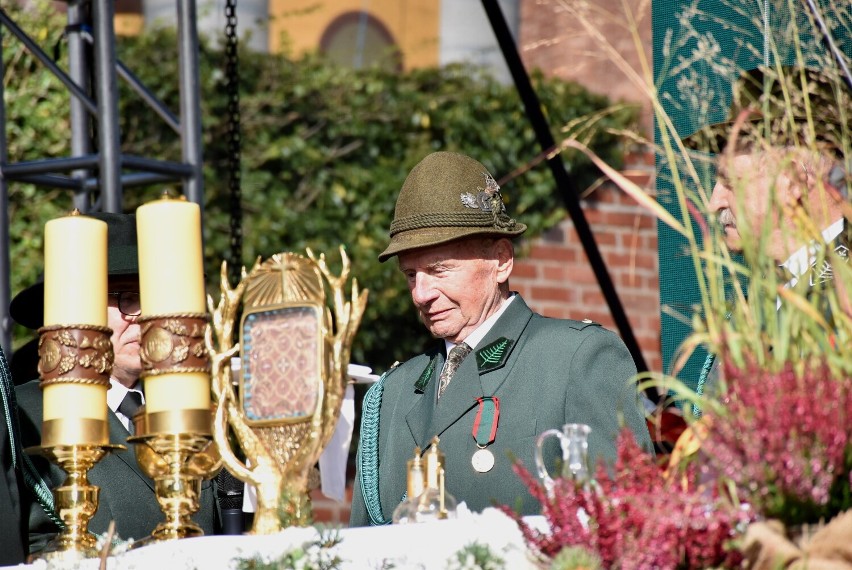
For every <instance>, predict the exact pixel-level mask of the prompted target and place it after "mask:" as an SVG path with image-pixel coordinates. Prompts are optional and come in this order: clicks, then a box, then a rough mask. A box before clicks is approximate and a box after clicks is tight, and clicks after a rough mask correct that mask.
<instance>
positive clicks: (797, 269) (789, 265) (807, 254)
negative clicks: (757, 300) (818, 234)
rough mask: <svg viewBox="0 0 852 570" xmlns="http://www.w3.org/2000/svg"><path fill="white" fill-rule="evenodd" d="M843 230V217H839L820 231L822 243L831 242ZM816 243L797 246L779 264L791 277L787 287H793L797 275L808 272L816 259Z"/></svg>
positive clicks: (796, 280)
mask: <svg viewBox="0 0 852 570" xmlns="http://www.w3.org/2000/svg"><path fill="white" fill-rule="evenodd" d="M842 231H843V218H840V219H839V220H837V221H836V222H834V223H833V224H831V225H830V226H828V227H827V228H825V229H824V230H823V231H822V239H823V243H831V242H833V241H834V240H835V239H837V236H839V235H840V232H842ZM818 247H819V246H818V245H816V244H812V243H811V244H808V245H804V246H802V247H801V248H799V249H798V250H797V251H796V252H795V253H793V255H791V256H790V257H788V258H787V261H785V262H784V263H782V264H781V267H783V268H784V269H786V270H787V271H789V272H790V274H791V275H792V276H793V279H791V280H790V282H789V283H788V284H787V287H793V286H795V285H796V283H797V282H798V281H799V277H801V276H802V275H804V274H805V273H807V272H808V270H809V269H810V268H811V266H812V265H813V264H814V261H815V260H816V254H817V248H818Z"/></svg>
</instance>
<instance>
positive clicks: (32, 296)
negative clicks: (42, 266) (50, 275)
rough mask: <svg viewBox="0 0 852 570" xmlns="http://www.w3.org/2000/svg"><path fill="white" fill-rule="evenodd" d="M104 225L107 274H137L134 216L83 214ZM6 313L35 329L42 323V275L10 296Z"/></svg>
mask: <svg viewBox="0 0 852 570" xmlns="http://www.w3.org/2000/svg"><path fill="white" fill-rule="evenodd" d="M86 215H87V216H90V217H92V218H96V219H98V220H102V221H104V222H106V224H107V274H108V275H109V276H120V275H138V274H139V254H138V250H137V247H136V216H135V215H133V214H108V213H104V212H97V213H92V214H86ZM9 314H10V315H11V316H12V318H13V319H14V320H15V321H16V322H17V323H20V324H21V325H23V326H25V327H27V328H30V329H37V328H39V327H40V326H42V324H43V323H44V276H43V275H40V276H39V278H38V281H36V282H35V283H33V284H32V285H31V286H30V287H27V288H26V289H24V290H23V291H21V292H20V293H18V294H17V295H15V298H14V299H12V302H11V303H10V305H9Z"/></svg>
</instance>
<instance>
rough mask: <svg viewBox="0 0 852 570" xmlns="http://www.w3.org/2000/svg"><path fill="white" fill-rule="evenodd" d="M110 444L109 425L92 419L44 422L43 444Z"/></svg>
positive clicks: (61, 419) (66, 419) (60, 419)
mask: <svg viewBox="0 0 852 570" xmlns="http://www.w3.org/2000/svg"><path fill="white" fill-rule="evenodd" d="M106 443H109V424H107V422H106V421H104V420H96V419H91V418H70V419H69V418H57V419H52V420H45V421H44V422H42V432H41V444H42V446H43V447H48V446H57V445H68V446H70V445H76V444H83V445H85V444H94V445H103V444H106Z"/></svg>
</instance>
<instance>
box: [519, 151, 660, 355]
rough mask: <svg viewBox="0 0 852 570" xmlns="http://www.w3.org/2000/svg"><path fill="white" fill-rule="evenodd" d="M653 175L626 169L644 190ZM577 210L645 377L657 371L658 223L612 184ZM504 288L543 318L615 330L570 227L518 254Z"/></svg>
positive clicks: (528, 245) (567, 222)
mask: <svg viewBox="0 0 852 570" xmlns="http://www.w3.org/2000/svg"><path fill="white" fill-rule="evenodd" d="M646 160H650V158H648V159H646ZM652 168H653V166H652V165H647V164H646V165H645V171H644V172H643V171H642V170H639V169H631V170H630V171H629V173H630V177H631V178H632V179H633V181H634V182H637V183H640V184H643V185H647V184H648V183H649V182H650V180H651V176H652V173H651V172H648V171H647V170H648V169H652ZM582 206H583V211H584V213H585V215H586V219H587V220H588V222H589V225H590V226H591V229H592V232H593V233H594V235H595V240H596V241H597V244H598V248H599V249H600V252H601V255H602V256H603V258H604V261H605V262H606V265H607V268H608V270H609V274H610V277H611V278H612V281H613V283H614V285H615V288H616V291H617V293H618V295H619V298H620V299H621V303H622V305H623V306H624V309H625V312H626V313H627V318H628V320H629V321H630V324H631V326H632V328H633V334H634V336H636V339H637V340H638V342H639V346H640V348H641V349H642V354H643V356H644V357H645V361H646V363H647V364H648V367H649V368H650V369H651V370H656V371H659V370H661V369H662V360H661V356H660V296H659V289H660V286H659V277H658V276H659V273H658V257H657V225H656V219H655V218H654V217H653V216H650V215H649V214H648V213H647V212H646V211H645V210H642V209H641V208H639V206H637V205H636V203H635V202H634V201H633V200H631V199H630V198H629V197H627V195H626V194H624V193H623V192H621V191H620V190H619V189H618V188H616V187H615V186H614V185H613V184H605V185H603V186H601V187H600V188H598V189H597V190H596V191H595V192H594V193H593V194H592V195H591V196H590V197H589V198H588V199H586V200H583V202H582ZM510 284H511V287H512V289H514V290H516V291H518V292H519V293H521V294H522V295H523V296H524V299H526V301H527V302H528V303H529V304H530V306H531V307H532V308H533V309H534V310H536V311H538V312H540V313H542V314H544V315H547V316H550V317H560V318H571V319H577V320H582V319H585V318H589V319H592V320H594V321H597V322H599V323H601V324H603V325H604V326H606V327H608V328H610V329H612V330H616V329H615V324H614V321H613V319H612V316H611V315H610V312H609V307H608V306H607V304H606V301H605V299H604V297H603V294H602V293H601V290H600V287H599V286H598V283H597V280H596V278H595V275H594V272H593V271H592V268H591V266H590V265H589V262H588V259H587V258H586V254H585V252H584V251H583V247H582V244H581V243H580V240H579V238H578V237H577V232H576V231H575V229H574V223H573V222H572V221H571V220H570V219H566V220H564V221H563V222H562V223H560V224H559V225H558V226H557V227H555V228H553V229H551V230H550V231H548V232H546V233H545V234H544V235H542V236H541V237H539V238H537V239H535V240H532V241H531V242H528V243H526V244H524V245H523V246H521V247H520V248H519V251H518V255H516V259H515V270H514V272H513V273H512V278H511V280H510Z"/></svg>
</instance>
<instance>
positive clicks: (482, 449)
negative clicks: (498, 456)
mask: <svg viewBox="0 0 852 570" xmlns="http://www.w3.org/2000/svg"><path fill="white" fill-rule="evenodd" d="M476 403H477V404H479V409H478V410H477V412H476V419H475V420H474V421H473V432H472V435H473V439H474V440H475V441H476V447H478V448H479V449H478V450H477V451H476V453H474V454H473V457H471V460H470V463H471V464H472V465H473V468H474V469H475V470H476V471H477V472H479V473H487V472H489V471H491V468H492V467H494V454H493V453H491V450H490V449H488V446H489V445H491V444H492V443H494V440H495V439H496V437H497V423H498V422H499V420H500V400H499V399H498V398H496V397H494V396H485V397H482V398H477V399H476Z"/></svg>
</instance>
